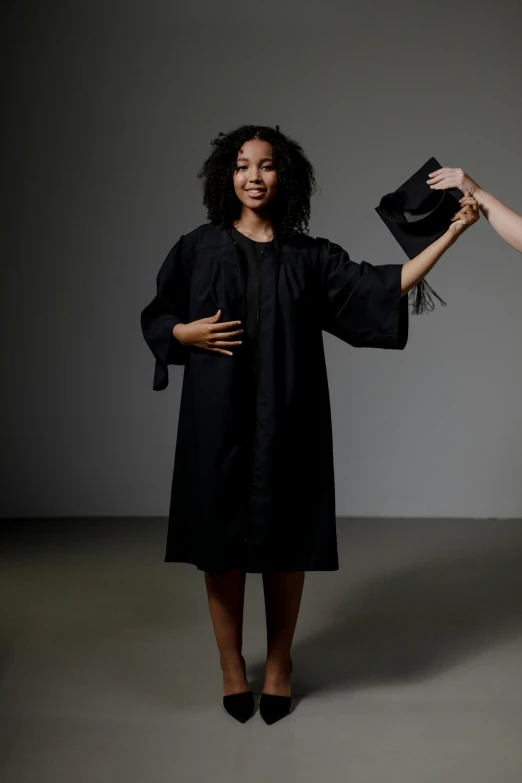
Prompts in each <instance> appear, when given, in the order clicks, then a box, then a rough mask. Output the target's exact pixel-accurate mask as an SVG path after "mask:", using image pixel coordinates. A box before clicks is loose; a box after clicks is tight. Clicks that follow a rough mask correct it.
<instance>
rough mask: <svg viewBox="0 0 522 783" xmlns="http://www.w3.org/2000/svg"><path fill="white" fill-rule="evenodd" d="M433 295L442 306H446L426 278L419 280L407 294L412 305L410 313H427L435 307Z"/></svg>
mask: <svg viewBox="0 0 522 783" xmlns="http://www.w3.org/2000/svg"><path fill="white" fill-rule="evenodd" d="M433 297H435V299H438V300H439V302H440V303H441V305H442V306H443V307H446V302H445V301H444V300H443V299H441V297H440V296H439V295H438V293H437V292H436V291H434V290H433V288H432V287H431V286H430V284H429V283H428V282H427V281H426V280H424V279H423V280H421V281H420V282H419V283H417V285H415V286H414V287H413V288H412V289H411V291H410V292H409V294H408V298H409V303H410V305H411V307H412V313H413V314H414V315H420V314H421V313H426V312H427V313H429V312H431V311H432V310H434V309H435V302H434V301H433Z"/></svg>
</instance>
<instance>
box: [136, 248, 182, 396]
mask: <svg viewBox="0 0 522 783" xmlns="http://www.w3.org/2000/svg"><path fill="white" fill-rule="evenodd" d="M156 289H157V293H156V296H155V297H154V299H153V300H152V302H150V304H148V305H147V307H145V309H144V310H143V311H142V313H141V329H142V332H143V336H144V338H145V341H146V342H147V345H148V346H149V348H150V350H151V351H152V353H153V354H154V357H155V359H156V364H155V369H154V381H153V385H152V388H153V389H154V391H161V390H162V389H165V388H166V387H167V385H168V382H169V375H168V365H169V364H185V363H186V361H187V351H188V349H187V348H186V347H185V346H184V345H182V344H181V343H180V342H178V340H176V338H175V337H174V335H173V333H172V330H173V329H174V327H175V326H176V324H179V323H186V320H187V319H186V316H187V312H188V281H187V248H186V239H185V238H184V237H183V236H182V237H181V238H180V239H179V240H178V242H177V243H176V244H175V245H174V247H173V248H172V250H171V251H170V252H169V254H168V255H167V257H166V259H165V261H164V262H163V264H162V266H161V269H160V270H159V272H158V275H157V277H156Z"/></svg>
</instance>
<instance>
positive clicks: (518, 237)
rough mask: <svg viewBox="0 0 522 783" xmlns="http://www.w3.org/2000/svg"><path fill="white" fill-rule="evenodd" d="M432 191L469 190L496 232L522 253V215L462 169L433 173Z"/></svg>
mask: <svg viewBox="0 0 522 783" xmlns="http://www.w3.org/2000/svg"><path fill="white" fill-rule="evenodd" d="M427 182H428V184H429V185H430V186H431V188H432V190H447V189H448V188H459V190H461V191H462V192H464V191H465V190H469V192H470V194H471V195H472V196H474V197H475V198H476V199H477V202H478V205H479V207H480V209H481V211H482V213H483V214H484V216H485V217H486V218H487V220H488V221H489V222H490V223H491V225H492V226H493V228H494V229H495V231H496V232H497V234H498V235H499V236H501V237H502V239H504V240H505V241H506V242H507V243H508V244H510V245H511V246H512V247H514V248H515V250H518V252H519V253H522V215H519V214H518V213H517V212H514V211H513V210H512V209H510V208H509V207H508V206H507V205H506V204H504V203H503V202H502V201H500V199H498V198H496V197H495V196H493V195H492V194H491V193H488V191H487V190H484V188H481V187H480V185H477V183H476V182H475V180H473V179H472V178H471V177H470V176H469V175H468V174H466V172H465V171H463V170H462V169H451V168H442V169H438V170H437V171H433V172H432V173H431V174H430V179H428V180H427Z"/></svg>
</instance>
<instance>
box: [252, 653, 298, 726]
mask: <svg viewBox="0 0 522 783" xmlns="http://www.w3.org/2000/svg"><path fill="white" fill-rule="evenodd" d="M290 672H292V661H290ZM291 705H292V697H291V696H274V695H272V694H271V693H262V694H261V699H260V701H259V712H260V715H261V717H262V718H263V720H264V721H265V723H267V724H268V725H269V726H270V725H271V724H272V723H277V721H278V720H281V718H284V717H286V715H288V713H289V712H290V707H291Z"/></svg>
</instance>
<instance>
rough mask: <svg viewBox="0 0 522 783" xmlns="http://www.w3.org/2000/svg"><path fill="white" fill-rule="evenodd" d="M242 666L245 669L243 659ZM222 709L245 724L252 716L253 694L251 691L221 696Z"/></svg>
mask: <svg viewBox="0 0 522 783" xmlns="http://www.w3.org/2000/svg"><path fill="white" fill-rule="evenodd" d="M243 666H244V667H245V669H246V663H245V659H244V658H243ZM223 707H224V708H225V710H226V711H227V712H228V714H229V715H232V717H233V718H235V719H236V720H238V721H239V722H240V723H246V722H247V720H248V719H249V718H251V717H252V715H253V714H254V707H255V704H254V694H253V693H252V691H243V693H233V694H231V695H230V696H223Z"/></svg>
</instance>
